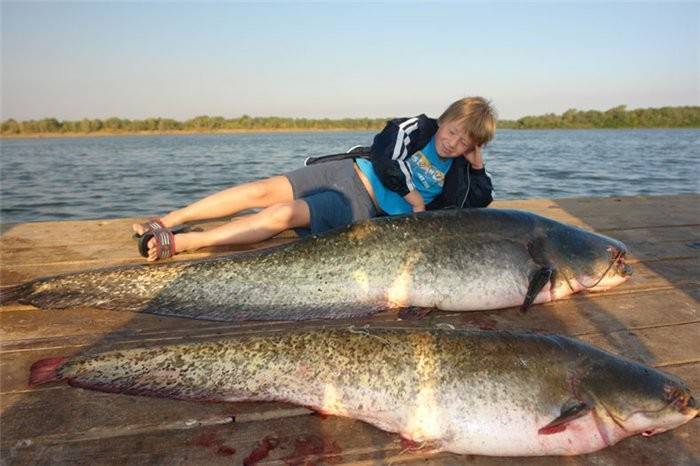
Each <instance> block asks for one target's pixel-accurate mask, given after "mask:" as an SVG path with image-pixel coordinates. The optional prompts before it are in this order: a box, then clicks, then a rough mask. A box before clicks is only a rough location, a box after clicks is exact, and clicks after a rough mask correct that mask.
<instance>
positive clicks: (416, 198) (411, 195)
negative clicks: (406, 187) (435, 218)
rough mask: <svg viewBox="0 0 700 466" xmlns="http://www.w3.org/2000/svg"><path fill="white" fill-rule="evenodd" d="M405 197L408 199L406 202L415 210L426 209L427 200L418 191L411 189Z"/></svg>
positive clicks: (421, 210)
mask: <svg viewBox="0 0 700 466" xmlns="http://www.w3.org/2000/svg"><path fill="white" fill-rule="evenodd" d="M403 198H404V199H406V202H408V203H409V204H411V208H412V209H413V212H423V211H425V201H424V200H423V196H421V195H420V193H419V192H418V191H409V192H408V194H406V195H405V196H404V197H403Z"/></svg>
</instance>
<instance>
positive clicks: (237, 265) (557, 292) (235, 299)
mask: <svg viewBox="0 0 700 466" xmlns="http://www.w3.org/2000/svg"><path fill="white" fill-rule="evenodd" d="M625 254H626V248H625V246H624V245H623V244H622V243H621V242H619V241H616V240H614V239H611V238H608V237H605V236H602V235H598V234H595V233H591V232H588V231H585V230H582V229H580V228H576V227H573V226H569V225H565V224H562V223H559V222H556V221H554V220H550V219H547V218H544V217H540V216H538V215H534V214H531V213H527V212H521V211H516V210H496V209H477V210H451V211H450V210H448V211H438V212H427V213H423V214H419V215H409V216H401V217H385V218H378V219H373V220H370V221H367V222H364V223H359V224H355V225H352V226H349V227H347V228H342V229H338V230H334V231H332V232H329V233H327V234H323V235H319V236H312V237H308V238H305V239H302V240H299V241H296V242H294V243H291V244H287V245H283V246H279V247H276V248H270V249H266V250H259V251H255V252H249V253H243V254H235V255H231V256H226V257H220V258H215V259H206V260H196V261H183V262H171V263H165V264H157V265H138V266H124V267H115V268H110V269H102V270H96V271H87V272H82V273H74V274H69V275H62V276H56V277H48V278H42V279H37V280H34V281H32V282H28V283H26V284H22V285H18V286H16V287H10V288H5V289H3V290H2V295H1V296H0V302H6V301H10V300H17V301H19V302H21V303H27V304H33V305H35V306H37V307H40V308H65V307H70V306H95V307H100V308H106V309H117V310H128V311H142V312H148V313H153V314H162V315H174V316H180V317H190V318H195V319H209V320H224V321H235V320H276V319H280V320H302V319H311V318H345V317H358V316H364V315H368V314H372V313H375V312H378V311H380V310H384V309H388V308H394V307H401V306H406V307H412V306H416V307H434V308H437V309H443V310H451V311H470V310H481V309H496V308H503V307H510V306H523V307H524V308H527V306H529V305H530V304H532V303H542V302H547V301H552V300H555V299H559V298H562V297H564V296H567V295H570V294H572V293H575V292H577V291H580V290H591V291H597V290H604V289H607V288H609V287H612V286H615V285H617V284H619V283H621V282H623V281H624V280H626V279H627V278H628V272H629V270H628V268H627V266H626V265H625V262H624V261H625Z"/></svg>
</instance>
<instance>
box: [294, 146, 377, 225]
mask: <svg viewBox="0 0 700 466" xmlns="http://www.w3.org/2000/svg"><path fill="white" fill-rule="evenodd" d="M354 166H355V162H354V161H353V160H351V159H348V160H338V161H333V162H322V163H317V164H314V165H310V166H308V167H302V168H299V169H297V170H294V171H291V172H289V173H285V174H284V176H286V177H287V179H288V180H289V182H290V183H291V185H292V190H293V192H294V199H303V200H304V201H306V203H307V204H308V206H309V211H310V212H311V222H310V227H309V228H308V229H306V228H297V229H296V230H297V233H299V234H301V235H306V234H317V233H323V232H324V231H328V230H332V229H333V228H338V227H342V226H346V225H350V224H351V223H355V222H358V221H361V220H367V219H369V218H372V217H376V216H377V210H376V209H375V208H374V204H373V203H372V199H371V198H370V197H369V193H368V192H367V190H366V189H365V186H364V185H363V184H362V181H361V180H360V177H359V176H357V173H355V168H354Z"/></svg>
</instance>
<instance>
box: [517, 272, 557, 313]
mask: <svg viewBox="0 0 700 466" xmlns="http://www.w3.org/2000/svg"><path fill="white" fill-rule="evenodd" d="M552 275H554V269H553V268H552V267H549V266H545V267H542V268H541V269H539V270H537V271H536V272H535V273H534V274H533V276H532V278H531V279H530V283H529V285H528V287H527V293H526V294H525V301H524V302H523V305H522V306H520V310H521V311H522V312H525V311H527V308H528V307H530V305H531V304H532V303H533V302H534V301H535V298H536V297H537V294H538V293H539V292H540V291H542V288H544V286H545V285H546V284H547V283H549V281H550V280H551V279H552Z"/></svg>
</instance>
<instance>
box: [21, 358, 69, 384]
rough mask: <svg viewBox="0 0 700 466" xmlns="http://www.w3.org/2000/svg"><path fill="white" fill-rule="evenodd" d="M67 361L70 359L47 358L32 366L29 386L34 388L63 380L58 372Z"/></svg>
mask: <svg viewBox="0 0 700 466" xmlns="http://www.w3.org/2000/svg"><path fill="white" fill-rule="evenodd" d="M67 360H68V358H47V359H40V360H39V361H37V362H35V363H34V364H32V367H31V369H30V370H29V371H30V372H29V386H31V387H33V386H36V385H41V384H45V383H49V382H55V381H57V380H61V378H62V377H61V374H59V372H58V370H59V369H60V368H61V366H62V365H63V363H64V362H66V361H67Z"/></svg>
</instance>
